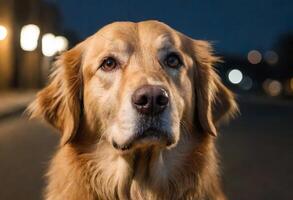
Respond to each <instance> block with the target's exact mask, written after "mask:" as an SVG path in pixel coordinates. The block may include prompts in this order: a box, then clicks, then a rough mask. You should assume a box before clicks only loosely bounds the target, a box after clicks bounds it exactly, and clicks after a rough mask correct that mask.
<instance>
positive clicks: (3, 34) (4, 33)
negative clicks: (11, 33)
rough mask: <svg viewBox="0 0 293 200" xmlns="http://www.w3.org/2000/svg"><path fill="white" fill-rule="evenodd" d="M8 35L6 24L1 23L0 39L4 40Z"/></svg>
mask: <svg viewBox="0 0 293 200" xmlns="http://www.w3.org/2000/svg"><path fill="white" fill-rule="evenodd" d="M6 36H7V29H6V28H5V26H2V25H0V40H4V39H5V38H6Z"/></svg>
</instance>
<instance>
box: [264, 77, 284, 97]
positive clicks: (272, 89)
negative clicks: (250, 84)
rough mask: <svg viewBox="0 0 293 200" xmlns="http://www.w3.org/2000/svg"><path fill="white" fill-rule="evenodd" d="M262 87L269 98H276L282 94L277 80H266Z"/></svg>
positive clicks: (280, 85)
mask: <svg viewBox="0 0 293 200" xmlns="http://www.w3.org/2000/svg"><path fill="white" fill-rule="evenodd" d="M263 87H264V90H265V91H266V93H267V94H268V95H270V96H278V95H280V94H281V92H282V89H283V87H282V84H281V83H280V81H277V80H270V79H267V80H266V81H265V82H264V83H263Z"/></svg>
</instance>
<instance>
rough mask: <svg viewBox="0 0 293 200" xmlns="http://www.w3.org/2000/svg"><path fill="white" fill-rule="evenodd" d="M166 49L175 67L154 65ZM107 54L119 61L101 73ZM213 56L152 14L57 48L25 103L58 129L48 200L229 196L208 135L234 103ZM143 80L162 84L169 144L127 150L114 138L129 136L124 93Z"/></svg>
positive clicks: (130, 118) (131, 115)
mask: <svg viewBox="0 0 293 200" xmlns="http://www.w3.org/2000/svg"><path fill="white" fill-rule="evenodd" d="M173 50H175V51H176V52H178V53H179V54H180V56H181V58H182V60H183V65H184V66H182V67H181V68H180V69H168V68H166V67H162V66H161V64H160V62H158V60H160V59H161V57H163V56H164V55H165V54H166V51H173ZM107 55H111V56H115V57H118V58H119V60H120V62H121V67H120V68H119V69H117V70H115V71H113V72H103V71H101V70H100V69H99V67H98V66H99V65H100V63H101V60H103V59H104V57H105V56H107ZM218 61H219V59H218V58H217V57H215V56H214V55H213V53H212V49H211V46H210V44H209V43H208V42H205V41H200V40H193V39H191V38H189V37H187V36H185V35H183V34H181V33H179V32H177V31H175V30H173V29H172V28H170V27H169V26H167V25H165V24H163V23H161V22H157V21H144V22H139V23H132V22H116V23H113V24H110V25H107V26H106V27H104V28H102V29H101V30H99V31H98V32H97V33H96V34H94V35H93V36H91V37H89V38H87V39H86V40H85V41H83V42H81V43H80V44H78V45H77V46H76V47H74V48H73V49H71V50H69V51H67V52H65V53H63V54H62V55H61V56H60V57H59V59H58V61H57V62H56V69H55V72H54V73H53V75H52V81H51V83H50V84H49V85H48V86H47V87H46V88H44V89H43V90H42V91H41V92H39V93H38V95H37V98H36V100H35V101H34V102H33V103H32V104H31V105H30V107H29V109H28V111H29V112H30V115H31V117H43V118H44V119H45V120H46V121H47V122H49V123H50V124H51V125H53V126H54V127H55V128H57V129H58V130H59V131H60V132H61V133H62V137H61V142H60V147H59V148H58V151H57V153H56V155H55V157H54V158H53V160H52V162H51V164H50V167H49V171H48V174H47V176H48V185H47V187H46V190H45V199H47V200H80V199H83V200H94V199H123V200H124V199H133V200H137V199H138V200H139V199H141V200H150V199H174V200H175V199H187V200H188V199H190V200H191V199H193V200H194V199H197V200H224V199H226V198H225V195H224V194H223V192H222V189H221V186H220V180H219V170H218V159H217V152H216V149H215V144H214V141H215V136H216V135H217V126H218V124H219V123H220V122H222V121H223V120H227V119H229V118H230V117H231V116H233V114H234V113H235V112H236V111H237V106H236V103H235V101H234V96H233V94H232V93H231V92H230V91H229V90H228V89H227V88H226V87H225V86H224V85H223V84H222V83H221V82H220V79H219V78H218V76H217V75H216V73H215V72H214V70H213V65H214V64H215V63H216V62H218ZM145 84H153V85H163V86H164V87H165V88H167V89H168V91H169V93H170V99H171V100H170V108H168V111H166V112H167V114H166V115H164V116H165V117H164V118H162V120H165V125H164V126H166V128H168V130H169V129H170V130H171V134H172V136H173V137H174V141H175V142H174V144H172V145H171V146H169V147H166V146H162V145H158V146H157V145H150V146H148V145H146V146H142V147H140V146H138V147H137V148H134V149H132V150H130V151H127V153H124V152H121V151H119V150H116V149H115V148H113V146H112V144H111V140H113V139H115V140H117V141H120V142H124V141H126V140H128V139H129V137H128V136H129V135H131V134H133V133H132V130H133V127H135V126H137V124H135V119H136V117H137V114H136V113H135V111H134V110H133V109H132V108H131V106H129V105H130V104H129V96H131V94H132V93H133V91H134V90H135V89H136V88H138V87H139V86H141V85H145ZM166 119H167V120H166Z"/></svg>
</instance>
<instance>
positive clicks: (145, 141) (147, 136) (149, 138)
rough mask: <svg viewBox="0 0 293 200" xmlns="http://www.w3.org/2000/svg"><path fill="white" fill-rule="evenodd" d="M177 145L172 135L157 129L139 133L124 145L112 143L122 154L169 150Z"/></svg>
mask: <svg viewBox="0 0 293 200" xmlns="http://www.w3.org/2000/svg"><path fill="white" fill-rule="evenodd" d="M174 143H175V139H174V137H173V136H172V134H171V133H168V132H166V131H164V130H160V129H156V128H152V127H150V128H148V129H146V130H144V131H142V132H137V133H135V134H134V135H133V137H131V138H130V139H129V140H128V141H127V142H125V143H124V144H118V143H117V142H115V141H114V140H113V141H112V145H113V147H114V148H115V149H116V150H118V151H119V152H121V153H129V152H132V151H133V150H136V149H141V148H167V147H169V146H171V145H172V144H174Z"/></svg>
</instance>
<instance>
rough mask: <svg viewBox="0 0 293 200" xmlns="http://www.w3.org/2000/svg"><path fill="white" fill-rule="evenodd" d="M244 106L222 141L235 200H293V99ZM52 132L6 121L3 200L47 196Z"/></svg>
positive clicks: (1, 151) (0, 140)
mask: <svg viewBox="0 0 293 200" xmlns="http://www.w3.org/2000/svg"><path fill="white" fill-rule="evenodd" d="M240 109H241V113H242V114H241V116H240V117H238V118H237V119H236V120H234V121H232V122H231V123H230V124H229V125H228V126H225V127H224V128H222V129H221V133H220V136H219V141H218V146H219V151H220V154H221V159H222V167H223V174H224V175H223V181H224V188H225V191H226V193H227V195H228V197H229V199H230V200H236V199H237V200H291V199H293V192H292V191H291V189H292V185H293V102H287V101H284V102H283V101H274V100H273V101H271V100H268V101H266V100H260V101H254V100H253V101H249V99H245V101H244V102H242V101H241V103H240ZM52 132H53V130H52V129H50V128H49V127H48V126H47V125H45V124H43V123H41V122H37V121H27V120H26V119H25V118H21V117H19V116H14V117H10V118H6V119H2V120H0V200H18V199H22V200H26V199H28V200H35V199H36V200H37V199H41V191H42V187H43V185H44V178H43V176H44V172H45V169H46V167H47V164H48V161H49V159H50V157H51V156H52V153H53V152H54V149H55V147H56V145H57V139H58V137H57V136H58V135H57V134H54V133H52Z"/></svg>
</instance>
